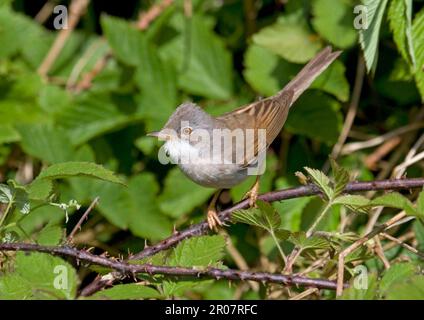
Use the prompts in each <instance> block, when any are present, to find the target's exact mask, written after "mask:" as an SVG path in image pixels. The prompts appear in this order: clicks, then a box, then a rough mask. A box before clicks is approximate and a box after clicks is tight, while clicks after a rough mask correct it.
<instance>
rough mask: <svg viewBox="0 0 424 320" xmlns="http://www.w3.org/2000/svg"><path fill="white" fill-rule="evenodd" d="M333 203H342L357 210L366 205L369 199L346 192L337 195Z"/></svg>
mask: <svg viewBox="0 0 424 320" xmlns="http://www.w3.org/2000/svg"><path fill="white" fill-rule="evenodd" d="M333 203H334V204H342V205H344V206H347V207H349V208H352V209H353V210H355V211H357V210H361V209H362V207H366V206H368V205H369V203H370V200H369V199H367V198H366V197H364V196H360V195H352V194H348V195H343V196H339V197H337V198H336V199H335V200H334V202H333Z"/></svg>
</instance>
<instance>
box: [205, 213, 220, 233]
mask: <svg viewBox="0 0 424 320" xmlns="http://www.w3.org/2000/svg"><path fill="white" fill-rule="evenodd" d="M207 220H208V225H209V229H211V230H214V231H215V232H218V226H219V227H221V226H222V225H223V223H222V221H221V220H220V219H219V217H218V214H217V213H216V210H215V208H208V214H207Z"/></svg>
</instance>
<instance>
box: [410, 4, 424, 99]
mask: <svg viewBox="0 0 424 320" xmlns="http://www.w3.org/2000/svg"><path fill="white" fill-rule="evenodd" d="M412 39H413V44H414V51H415V58H416V62H417V68H416V71H417V72H415V82H416V84H417V88H418V90H419V92H420V94H421V100H424V72H422V70H423V68H424V45H423V43H424V10H423V9H421V11H419V12H418V13H417V14H416V16H415V18H414V21H413V23H412Z"/></svg>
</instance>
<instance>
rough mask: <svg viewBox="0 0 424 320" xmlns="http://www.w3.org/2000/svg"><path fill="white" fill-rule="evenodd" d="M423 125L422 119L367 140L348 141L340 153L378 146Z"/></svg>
mask: <svg viewBox="0 0 424 320" xmlns="http://www.w3.org/2000/svg"><path fill="white" fill-rule="evenodd" d="M422 127H424V122H422V121H421V122H416V123H411V124H408V125H406V126H404V127H400V128H397V129H395V130H393V131H390V132H387V133H385V134H383V135H381V136H378V137H375V138H372V139H369V140H366V141H361V142H351V143H346V144H345V145H344V147H343V148H342V150H341V152H340V154H341V155H347V154H350V153H353V152H355V151H358V150H361V149H366V148H372V147H376V146H378V145H380V144H382V143H384V142H385V141H387V140H390V139H393V138H395V137H399V136H401V135H403V134H405V133H408V132H410V131H414V130H418V129H421V128H422Z"/></svg>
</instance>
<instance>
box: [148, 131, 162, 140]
mask: <svg viewBox="0 0 424 320" xmlns="http://www.w3.org/2000/svg"><path fill="white" fill-rule="evenodd" d="M159 135H160V131H153V132H149V133H148V134H146V136H148V137H156V138H159Z"/></svg>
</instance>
